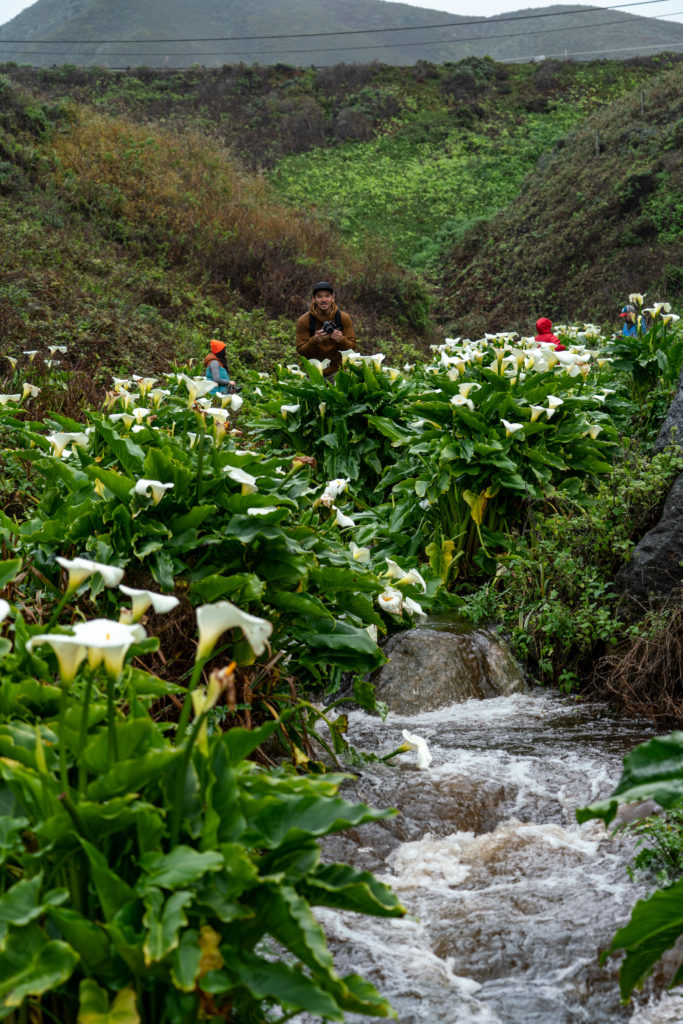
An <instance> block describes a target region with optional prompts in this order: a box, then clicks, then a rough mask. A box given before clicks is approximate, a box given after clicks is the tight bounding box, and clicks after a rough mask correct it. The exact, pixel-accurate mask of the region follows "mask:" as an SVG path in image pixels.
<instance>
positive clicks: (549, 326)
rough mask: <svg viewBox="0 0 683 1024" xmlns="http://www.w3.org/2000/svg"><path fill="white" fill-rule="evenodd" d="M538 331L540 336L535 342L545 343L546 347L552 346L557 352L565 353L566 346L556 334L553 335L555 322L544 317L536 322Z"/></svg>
mask: <svg viewBox="0 0 683 1024" xmlns="http://www.w3.org/2000/svg"><path fill="white" fill-rule="evenodd" d="M536 330H537V331H538V334H537V335H536V337H535V338H534V341H540V342H543V344H544V345H552V346H553V348H554V349H555V351H556V352H564V351H565V346H564V345H563V344H562V343H561V341H560V339H559V338H558V337H557V335H556V334H553V333H552V331H553V322H552V320H548V317H547V316H542V317H541V318H540V319H539V320H537V321H536Z"/></svg>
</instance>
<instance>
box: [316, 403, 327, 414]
mask: <svg viewBox="0 0 683 1024" xmlns="http://www.w3.org/2000/svg"><path fill="white" fill-rule="evenodd" d="M326 409H327V402H320V403H319V405H318V412H319V413H320V415H321V416H324V415H325V410H326Z"/></svg>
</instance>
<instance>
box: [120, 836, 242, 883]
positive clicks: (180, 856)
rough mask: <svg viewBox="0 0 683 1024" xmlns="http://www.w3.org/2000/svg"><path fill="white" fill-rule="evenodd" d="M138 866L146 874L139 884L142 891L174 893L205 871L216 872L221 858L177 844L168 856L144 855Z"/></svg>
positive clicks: (201, 875) (221, 866) (220, 855)
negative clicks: (155, 887) (151, 889)
mask: <svg viewBox="0 0 683 1024" xmlns="http://www.w3.org/2000/svg"><path fill="white" fill-rule="evenodd" d="M140 866H141V868H142V869H143V871H145V872H146V874H147V877H146V879H145V880H144V882H143V883H142V884H143V885H144V887H145V889H148V888H149V887H150V886H157V887H159V888H161V889H177V888H179V887H180V886H184V885H190V884H191V883H192V882H196V881H197V880H198V879H200V878H202V877H203V875H205V874H206V873H207V871H220V870H221V869H222V868H223V866H224V864H223V856H222V854H220V853H217V852H216V851H214V850H205V851H204V852H203V853H202V852H200V851H199V850H194V849H193V848H192V847H191V846H183V845H182V844H181V845H180V846H176V847H174V848H173V850H171V852H170V853H166V854H163V853H145V854H144V855H143V856H142V857H141V858H140Z"/></svg>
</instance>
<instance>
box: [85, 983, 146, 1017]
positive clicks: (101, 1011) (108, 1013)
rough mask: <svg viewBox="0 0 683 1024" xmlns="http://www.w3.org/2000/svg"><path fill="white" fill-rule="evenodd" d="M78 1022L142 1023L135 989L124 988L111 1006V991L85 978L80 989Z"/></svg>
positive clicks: (117, 994)
mask: <svg viewBox="0 0 683 1024" xmlns="http://www.w3.org/2000/svg"><path fill="white" fill-rule="evenodd" d="M78 994H79V1004H78V1018H77V1021H76V1024H140V1021H141V1018H140V1014H139V1013H138V1010H137V999H136V995H135V990H134V989H132V988H124V989H121V990H120V991H119V992H117V993H116V995H115V996H114V1001H113V1002H112V1004H111V1006H109V993H108V992H107V991H106V990H105V989H103V988H100V986H99V985H98V984H97V982H96V981H94V980H93V979H92V978H85V979H84V980H83V981H82V982H81V987H80V989H79V993H78Z"/></svg>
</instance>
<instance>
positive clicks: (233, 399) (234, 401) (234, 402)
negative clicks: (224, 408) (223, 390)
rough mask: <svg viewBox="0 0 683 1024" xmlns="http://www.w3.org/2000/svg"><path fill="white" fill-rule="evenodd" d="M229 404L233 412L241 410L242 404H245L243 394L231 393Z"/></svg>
mask: <svg viewBox="0 0 683 1024" xmlns="http://www.w3.org/2000/svg"><path fill="white" fill-rule="evenodd" d="M228 405H229V406H230V408H231V409H232V411H233V412H239V411H240V409H241V408H242V406H243V405H244V399H243V398H242V396H241V395H229V396H228Z"/></svg>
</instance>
